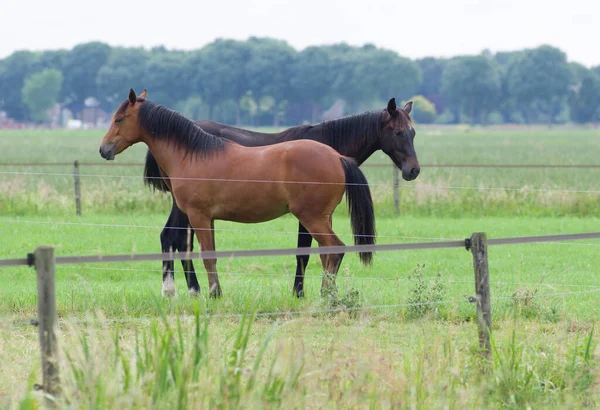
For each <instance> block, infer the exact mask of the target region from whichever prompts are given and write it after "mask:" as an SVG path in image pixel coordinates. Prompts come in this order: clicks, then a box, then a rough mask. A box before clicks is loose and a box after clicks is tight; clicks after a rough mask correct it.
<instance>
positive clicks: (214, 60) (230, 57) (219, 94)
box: [185, 39, 251, 119]
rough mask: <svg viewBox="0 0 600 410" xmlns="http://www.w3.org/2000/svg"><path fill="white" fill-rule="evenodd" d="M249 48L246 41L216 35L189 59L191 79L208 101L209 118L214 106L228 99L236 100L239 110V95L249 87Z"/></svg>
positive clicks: (203, 97)
mask: <svg viewBox="0 0 600 410" xmlns="http://www.w3.org/2000/svg"><path fill="white" fill-rule="evenodd" d="M250 52H251V49H250V46H249V45H248V43H247V42H243V41H238V40H224V39H217V40H215V41H213V42H212V43H210V44H208V45H206V46H205V47H204V48H202V49H201V50H200V51H196V52H194V53H193V54H192V55H191V56H190V58H189V59H188V63H187V68H186V70H185V71H186V72H187V73H189V75H190V77H188V81H190V82H191V84H190V85H191V87H192V89H193V90H194V91H195V92H198V93H199V94H200V95H202V99H203V100H204V102H205V103H206V104H207V105H208V111H209V119H212V115H213V114H212V113H213V109H214V107H215V106H216V105H217V104H219V103H222V102H224V101H226V100H232V101H235V105H236V107H237V108H236V110H237V111H239V108H240V106H239V104H240V99H241V98H242V97H243V96H244V94H245V93H246V91H248V86H247V76H246V65H247V62H248V59H249V57H250ZM238 116H239V115H238Z"/></svg>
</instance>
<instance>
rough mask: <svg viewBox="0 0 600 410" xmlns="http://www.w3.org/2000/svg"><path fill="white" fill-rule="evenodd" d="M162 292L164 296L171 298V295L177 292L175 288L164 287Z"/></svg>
mask: <svg viewBox="0 0 600 410" xmlns="http://www.w3.org/2000/svg"><path fill="white" fill-rule="evenodd" d="M161 293H162V295H163V297H168V298H171V297H174V296H175V293H176V292H175V288H172V289H164V288H163V290H162V292H161Z"/></svg>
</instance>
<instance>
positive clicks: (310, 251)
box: [0, 232, 600, 267]
mask: <svg viewBox="0 0 600 410" xmlns="http://www.w3.org/2000/svg"><path fill="white" fill-rule="evenodd" d="M584 239H600V232H588V233H578V234H564V235H542V236H523V237H514V238H497V239H489V240H488V245H513V244H524V243H543V242H557V241H572V240H584ZM470 246H471V244H470V239H468V238H467V239H465V240H461V241H444V242H419V243H396V244H382V245H348V246H323V247H319V248H281V249H254V250H232V251H197V252H184V253H169V252H167V253H151V254H139V255H133V254H129V255H89V256H63V257H57V258H56V264H58V265H65V264H85V263H110V262H140V261H146V262H147V261H162V260H170V261H171V260H173V261H174V260H188V259H224V258H247V257H257V256H290V255H295V256H297V255H316V254H320V255H328V254H337V253H346V252H386V251H405V250H416V249H446V248H460V247H466V248H467V249H470ZM33 263H34V258H33V255H32V254H29V255H27V257H25V258H17V259H4V260H0V267H1V266H32V265H33Z"/></svg>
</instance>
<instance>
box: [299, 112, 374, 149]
mask: <svg viewBox="0 0 600 410" xmlns="http://www.w3.org/2000/svg"><path fill="white" fill-rule="evenodd" d="M381 115H382V112H381V111H379V110H378V111H367V112H364V113H361V114H355V115H350V116H348V117H343V118H340V119H337V120H332V121H325V122H322V123H320V124H317V125H314V126H308V127H306V128H305V129H304V130H303V134H305V135H307V134H308V135H310V134H311V131H312V132H314V131H317V130H319V128H320V130H319V131H320V132H319V134H320V135H319V137H320V138H319V141H321V142H323V143H324V144H326V145H329V146H331V147H332V148H333V149H335V150H336V151H338V152H339V151H341V150H342V149H343V148H344V147H346V146H348V145H349V144H359V145H360V144H362V143H363V142H365V140H366V139H369V138H373V136H378V135H379V133H380V129H381ZM313 138H314V137H313Z"/></svg>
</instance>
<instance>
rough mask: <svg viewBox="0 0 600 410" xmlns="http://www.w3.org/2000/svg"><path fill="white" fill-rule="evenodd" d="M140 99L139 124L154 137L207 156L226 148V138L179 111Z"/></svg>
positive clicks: (190, 151) (189, 151) (188, 151)
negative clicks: (220, 136) (210, 132)
mask: <svg viewBox="0 0 600 410" xmlns="http://www.w3.org/2000/svg"><path fill="white" fill-rule="evenodd" d="M138 101H141V102H142V104H141V105H140V110H139V116H138V121H139V124H140V126H142V127H143V128H145V129H146V130H148V131H149V132H150V133H151V135H152V138H155V139H159V140H164V141H167V143H173V144H175V145H176V146H178V147H182V148H185V150H186V154H188V153H193V154H200V155H202V156H207V155H209V154H212V153H217V152H221V151H224V150H225V147H226V142H225V140H223V139H221V138H218V137H216V136H214V135H212V134H209V133H207V132H206V131H204V130H203V129H202V128H200V127H198V126H197V125H196V124H195V123H194V122H193V121H192V120H190V119H188V118H186V117H184V116H183V115H181V114H179V113H178V112H176V111H173V110H170V109H168V108H166V107H163V106H162V105H159V104H156V103H153V102H152V101H148V100H143V99H138Z"/></svg>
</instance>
